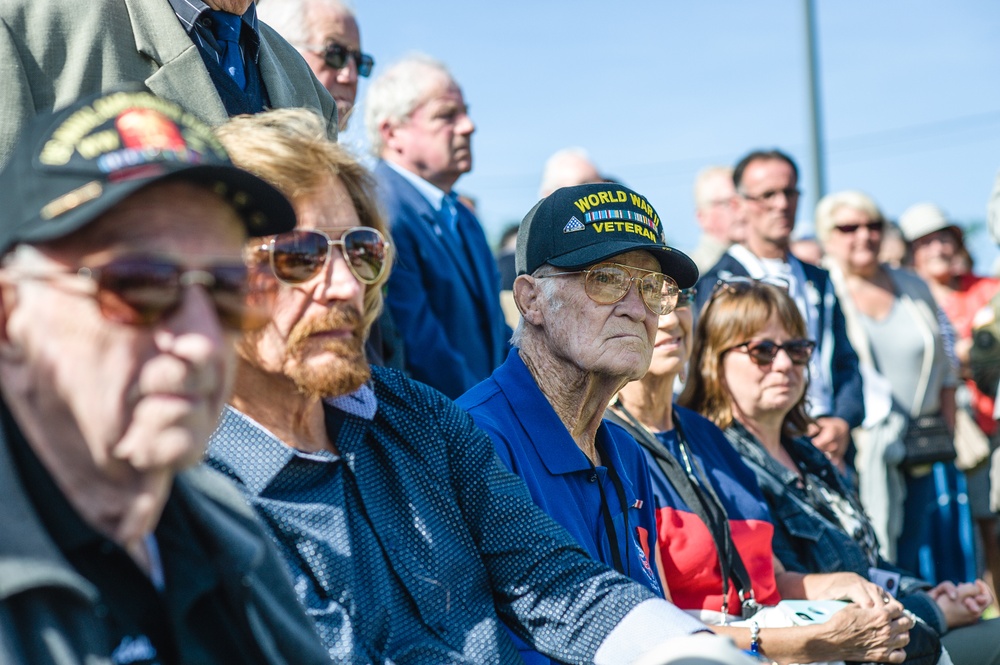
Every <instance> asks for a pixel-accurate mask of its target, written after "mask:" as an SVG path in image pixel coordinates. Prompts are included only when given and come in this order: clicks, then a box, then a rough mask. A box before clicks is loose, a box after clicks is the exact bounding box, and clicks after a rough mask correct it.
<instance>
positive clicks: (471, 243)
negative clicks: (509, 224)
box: [365, 56, 510, 398]
mask: <svg viewBox="0 0 1000 665" xmlns="http://www.w3.org/2000/svg"><path fill="white" fill-rule="evenodd" d="M365 106H366V111H365V123H366V125H367V127H368V135H369V140H370V142H371V145H372V151H373V152H374V153H375V155H376V156H377V157H379V158H380V159H381V161H380V162H379V163H378V165H377V166H376V167H375V177H376V179H377V180H378V182H379V189H380V192H379V196H380V198H381V201H382V205H383V207H384V209H385V212H386V214H387V216H388V219H389V225H390V228H391V230H392V236H393V244H394V246H395V249H396V255H397V259H396V265H395V266H394V268H393V272H392V276H391V277H390V279H389V287H388V296H387V298H386V304H387V305H388V306H389V309H390V310H391V312H392V315H393V317H394V318H395V320H396V324H397V325H398V327H399V330H400V332H401V334H402V335H403V345H404V350H405V356H406V369H407V370H408V371H409V372H410V374H411V376H413V378H415V379H417V380H418V381H422V382H424V383H426V384H429V385H431V386H433V387H435V388H437V389H438V390H440V391H441V392H443V393H444V394H445V395H447V396H449V397H452V398H455V397H458V396H459V395H461V394H462V393H464V392H465V391H466V390H467V389H469V388H471V387H472V386H473V385H475V384H476V383H478V382H479V381H481V380H483V379H485V378H486V377H487V376H489V375H490V374H491V373H492V372H493V370H494V369H495V368H496V367H498V366H499V365H500V363H502V362H503V360H504V358H505V357H506V355H507V350H508V348H509V346H508V339H509V338H510V329H509V328H508V327H507V324H506V323H505V322H504V318H503V312H502V311H501V309H500V296H499V293H500V275H499V272H498V270H497V267H496V262H495V260H494V259H493V255H492V253H491V252H490V248H489V245H488V244H487V242H486V236H485V234H484V233H483V229H482V227H481V226H480V225H479V222H478V220H476V218H475V216H474V215H473V214H472V212H471V211H469V209H468V208H466V207H465V206H464V205H463V204H462V203H460V202H459V201H458V199H457V197H456V195H455V193H454V191H453V190H452V188H453V187H454V185H455V182H456V181H457V180H458V179H459V178H460V177H461V176H462V174H463V173H467V172H468V171H469V170H470V169H471V168H472V145H471V137H472V133H473V132H474V131H475V125H473V124H472V120H471V119H470V118H469V115H468V113H467V109H466V106H465V100H464V99H463V97H462V91H461V89H460V88H459V87H458V85H457V84H456V83H455V81H454V79H453V78H452V76H451V74H450V73H449V72H448V70H447V69H446V68H445V67H444V65H442V64H441V63H439V62H437V61H434V60H431V59H430V58H427V57H425V56H411V57H410V58H407V59H405V60H403V61H400V62H399V63H397V64H396V65H394V66H393V67H391V68H390V69H388V70H387V71H386V72H385V73H384V74H382V76H380V77H379V78H378V79H376V80H375V81H374V82H372V85H371V87H370V88H369V91H368V98H367V102H366V104H365Z"/></svg>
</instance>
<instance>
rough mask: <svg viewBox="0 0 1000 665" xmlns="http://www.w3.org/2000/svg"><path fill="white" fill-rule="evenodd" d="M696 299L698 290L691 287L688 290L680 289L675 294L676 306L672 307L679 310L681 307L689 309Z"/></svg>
mask: <svg viewBox="0 0 1000 665" xmlns="http://www.w3.org/2000/svg"><path fill="white" fill-rule="evenodd" d="M697 297H698V289H696V288H695V287H693V286H692V287H691V288H689V289H681V290H679V291H678V292H677V304H676V305H675V306H674V308H675V309H680V308H681V307H690V306H691V305H693V304H694V299H695V298H697Z"/></svg>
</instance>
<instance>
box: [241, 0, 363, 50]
mask: <svg viewBox="0 0 1000 665" xmlns="http://www.w3.org/2000/svg"><path fill="white" fill-rule="evenodd" d="M317 5H325V6H327V7H329V8H330V9H337V10H340V11H341V12H343V13H344V14H347V15H348V16H350V17H351V18H354V20H355V21H356V20H357V18H356V17H355V15H354V10H353V9H352V8H351V6H350V5H349V4H348V3H347V2H346V0H257V17H258V18H259V19H260V20H261V21H263V22H264V23H266V24H268V25H269V26H271V27H272V28H274V29H275V30H277V31H278V34H279V35H281V36H282V37H284V38H285V41H287V42H288V43H289V44H291V45H292V46H295V47H297V48H301V47H302V45H304V44H309V43H310V41H311V40H312V39H313V36H312V33H311V31H310V27H309V26H310V25H311V23H312V22H311V21H310V20H309V14H310V10H311V9H312V8H313V7H315V6H317ZM314 46H315V45H314Z"/></svg>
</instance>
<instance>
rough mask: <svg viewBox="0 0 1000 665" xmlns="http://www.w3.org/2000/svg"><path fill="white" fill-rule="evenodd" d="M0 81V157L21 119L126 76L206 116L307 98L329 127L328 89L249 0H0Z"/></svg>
mask: <svg viewBox="0 0 1000 665" xmlns="http://www.w3.org/2000/svg"><path fill="white" fill-rule="evenodd" d="M227 30H228V31H229V34H228V35H227V34H226V31H227ZM230 37H232V40H233V41H229V38H230ZM0 80H2V81H3V82H4V83H3V85H4V92H3V95H2V96H0V117H2V118H3V123H0V166H2V165H3V164H6V162H7V161H8V159H9V158H10V153H11V150H12V148H13V145H14V143H15V141H16V140H17V137H18V135H19V134H20V133H21V130H22V128H23V126H24V124H25V123H26V122H27V121H28V120H29V119H30V118H32V117H34V116H35V115H37V114H39V113H42V112H45V111H51V110H53V109H57V108H61V107H63V106H66V105H68V104H70V103H71V102H73V101H75V100H76V99H78V98H80V97H85V96H87V95H91V94H95V93H98V92H101V91H105V90H108V89H111V88H113V87H116V86H119V85H121V84H122V83H126V82H131V81H138V82H141V83H144V84H145V85H146V87H148V88H149V89H150V90H151V91H153V92H154V93H156V94H157V95H159V96H160V97H163V98H164V99H168V100H170V101H173V102H176V103H178V104H180V105H182V106H184V107H185V108H186V109H188V110H190V111H192V112H193V113H195V115H197V116H199V117H200V118H201V119H202V120H204V121H205V122H208V123H209V124H220V123H222V122H223V121H225V120H226V118H228V117H229V116H230V115H235V114H237V113H254V112H257V111H260V110H262V109H263V108H265V107H267V108H280V107H307V108H311V109H313V110H315V111H317V112H318V113H319V114H320V115H322V116H323V118H324V119H325V120H326V122H327V133H328V134H329V136H330V137H331V138H335V137H336V135H337V113H336V105H335V103H334V101H333V98H332V97H331V96H330V94H329V93H328V92H327V91H326V89H325V88H323V86H322V85H321V84H320V83H319V81H317V80H316V77H315V76H313V74H312V72H311V71H310V70H309V67H308V65H306V63H305V61H303V59H302V57H301V56H300V55H299V54H298V53H297V52H296V50H295V49H294V48H292V46H291V45H289V44H288V43H287V42H286V41H285V40H284V39H282V38H281V37H280V36H279V35H278V33H277V32H275V31H274V30H272V29H271V28H269V27H268V26H266V25H264V24H262V23H258V22H257V16H256V10H255V6H254V3H253V0H208V2H207V3H206V2H202V1H201V0H88V1H87V2H76V1H75V0H46V1H45V2H37V0H0Z"/></svg>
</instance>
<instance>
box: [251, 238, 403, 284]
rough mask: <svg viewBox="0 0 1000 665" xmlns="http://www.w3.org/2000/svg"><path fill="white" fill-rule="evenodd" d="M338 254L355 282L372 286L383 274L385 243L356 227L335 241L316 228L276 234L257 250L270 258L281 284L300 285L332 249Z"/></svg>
mask: <svg viewBox="0 0 1000 665" xmlns="http://www.w3.org/2000/svg"><path fill="white" fill-rule="evenodd" d="M334 245H339V246H340V251H341V253H342V254H343V256H344V261H346V262H347V267H348V268H350V270H351V274H353V275H354V276H355V277H356V278H357V280H358V281H359V282H361V283H362V284H374V283H375V282H377V281H378V279H379V277H381V276H382V273H383V272H385V265H386V254H387V252H388V248H389V243H388V242H386V239H385V236H383V235H382V234H381V233H379V231H378V230H377V229H372V228H368V227H366V226H356V227H354V228H351V229H347V230H346V231H344V234H343V235H342V236H341V237H340V239H339V240H334V239H332V238H331V237H330V236H329V235H327V234H326V233H325V232H324V231H321V230H320V229H310V230H305V229H300V230H296V231H290V232H288V233H280V234H278V235H276V236H274V237H273V238H271V240H270V241H269V242H267V243H265V244H263V245H261V246H260V247H258V248H257V249H258V251H266V252H267V253H268V254H269V255H270V261H271V270H272V271H273V272H274V276H275V277H277V278H278V281H280V282H282V283H284V284H301V283H303V282H307V281H309V280H310V279H312V278H313V277H315V276H316V275H318V274H319V273H320V272H321V271H322V270H323V267H324V266H325V265H326V264H327V262H328V261H329V260H330V256H331V252H332V251H333V246H334Z"/></svg>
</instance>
